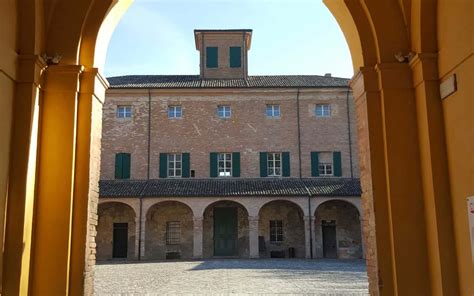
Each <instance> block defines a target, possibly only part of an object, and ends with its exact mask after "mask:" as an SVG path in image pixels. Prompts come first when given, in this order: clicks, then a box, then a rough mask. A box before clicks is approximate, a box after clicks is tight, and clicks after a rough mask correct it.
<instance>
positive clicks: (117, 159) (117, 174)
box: [115, 153, 122, 179]
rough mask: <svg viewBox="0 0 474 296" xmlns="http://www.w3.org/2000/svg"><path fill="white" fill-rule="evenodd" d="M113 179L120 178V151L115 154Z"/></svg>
mask: <svg viewBox="0 0 474 296" xmlns="http://www.w3.org/2000/svg"><path fill="white" fill-rule="evenodd" d="M115 179H122V153H117V154H115Z"/></svg>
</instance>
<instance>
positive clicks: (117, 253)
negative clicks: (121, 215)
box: [112, 223, 128, 258]
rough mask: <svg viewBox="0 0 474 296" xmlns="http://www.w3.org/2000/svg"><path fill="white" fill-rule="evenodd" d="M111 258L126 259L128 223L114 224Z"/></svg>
mask: <svg viewBox="0 0 474 296" xmlns="http://www.w3.org/2000/svg"><path fill="white" fill-rule="evenodd" d="M112 244H113V247H112V258H127V251H128V223H114V233H113V239H112Z"/></svg>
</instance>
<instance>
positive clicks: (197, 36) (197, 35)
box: [194, 29, 252, 50]
mask: <svg viewBox="0 0 474 296" xmlns="http://www.w3.org/2000/svg"><path fill="white" fill-rule="evenodd" d="M203 34H215V35H224V34H225V35H229V34H240V35H242V34H243V35H244V36H245V46H246V47H247V50H250V44H251V41H252V29H221V30H216V29H196V30H194V42H195V43H196V49H197V50H201V44H202V42H201V40H202V36H203Z"/></svg>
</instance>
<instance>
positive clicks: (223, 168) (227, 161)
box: [209, 152, 240, 178]
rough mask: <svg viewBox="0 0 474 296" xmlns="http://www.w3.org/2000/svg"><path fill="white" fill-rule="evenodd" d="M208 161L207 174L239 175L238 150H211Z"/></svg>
mask: <svg viewBox="0 0 474 296" xmlns="http://www.w3.org/2000/svg"><path fill="white" fill-rule="evenodd" d="M209 157H210V161H209V171H210V172H209V176H210V177H211V178H215V177H240V153H239V152H232V153H228V152H224V153H217V152H211V154H210V156H209Z"/></svg>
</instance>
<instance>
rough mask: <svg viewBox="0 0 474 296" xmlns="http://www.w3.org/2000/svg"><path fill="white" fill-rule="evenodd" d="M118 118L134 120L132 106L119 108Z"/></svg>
mask: <svg viewBox="0 0 474 296" xmlns="http://www.w3.org/2000/svg"><path fill="white" fill-rule="evenodd" d="M117 118H132V106H129V105H127V106H117Z"/></svg>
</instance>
